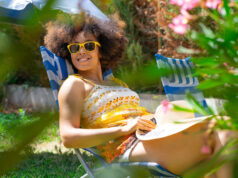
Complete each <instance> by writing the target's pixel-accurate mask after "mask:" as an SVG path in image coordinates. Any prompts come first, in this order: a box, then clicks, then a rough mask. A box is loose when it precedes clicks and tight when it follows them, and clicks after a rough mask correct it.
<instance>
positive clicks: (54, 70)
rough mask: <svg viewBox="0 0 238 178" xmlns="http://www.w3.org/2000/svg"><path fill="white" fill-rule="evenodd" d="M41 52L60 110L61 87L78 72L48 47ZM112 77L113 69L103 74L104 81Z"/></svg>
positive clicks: (42, 48) (42, 47) (41, 49)
mask: <svg viewBox="0 0 238 178" xmlns="http://www.w3.org/2000/svg"><path fill="white" fill-rule="evenodd" d="M40 51H41V56H42V59H43V64H44V66H45V69H46V71H47V75H48V78H49V81H50V86H51V89H52V91H53V95H54V99H55V102H56V105H57V107H58V109H59V104H58V91H59V88H60V85H61V84H62V83H63V81H64V80H65V79H67V77H68V76H69V75H71V74H74V73H76V72H77V71H74V69H73V67H72V65H71V64H70V63H69V62H68V61H67V60H64V59H63V58H61V57H60V56H57V55H56V54H54V53H52V52H51V51H50V50H48V49H47V48H46V47H44V46H41V47H40ZM111 77H113V73H112V70H111V69H110V70H108V71H106V72H105V73H104V74H103V79H104V80H107V79H109V78H111Z"/></svg>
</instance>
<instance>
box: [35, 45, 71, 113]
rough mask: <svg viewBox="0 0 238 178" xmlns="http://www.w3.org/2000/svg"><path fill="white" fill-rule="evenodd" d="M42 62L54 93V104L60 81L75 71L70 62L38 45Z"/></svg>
mask: <svg viewBox="0 0 238 178" xmlns="http://www.w3.org/2000/svg"><path fill="white" fill-rule="evenodd" d="M40 51H41V56H42V59H43V64H44V66H45V69H46V72H47V75H48V78H49V81H50V86H51V89H52V92H53V95H54V99H55V102H56V105H57V107H58V109H59V104H58V91H59V88H60V85H61V84H62V82H63V81H64V80H65V79H66V78H67V77H68V75H70V74H73V73H75V72H74V70H73V67H72V65H71V64H69V62H68V61H66V60H64V59H62V58H61V57H59V56H57V55H55V54H54V53H52V52H51V51H49V50H48V49H47V48H46V47H44V46H41V47H40Z"/></svg>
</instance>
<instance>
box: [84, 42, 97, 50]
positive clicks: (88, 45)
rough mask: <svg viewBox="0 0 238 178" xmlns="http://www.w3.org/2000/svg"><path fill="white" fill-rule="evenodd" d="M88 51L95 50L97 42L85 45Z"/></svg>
mask: <svg viewBox="0 0 238 178" xmlns="http://www.w3.org/2000/svg"><path fill="white" fill-rule="evenodd" d="M84 48H85V49H86V50H87V51H93V50H94V49H95V43H92V42H89V43H86V44H85V45H84Z"/></svg>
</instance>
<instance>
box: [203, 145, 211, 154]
mask: <svg viewBox="0 0 238 178" xmlns="http://www.w3.org/2000/svg"><path fill="white" fill-rule="evenodd" d="M201 153H203V154H210V153H211V149H210V147H209V146H208V145H203V147H202V149H201Z"/></svg>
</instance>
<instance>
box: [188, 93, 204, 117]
mask: <svg viewBox="0 0 238 178" xmlns="http://www.w3.org/2000/svg"><path fill="white" fill-rule="evenodd" d="M186 100H187V101H188V103H189V104H190V105H191V106H192V108H193V109H194V112H197V113H200V114H203V115H208V113H207V111H206V110H205V108H204V107H203V106H202V105H201V104H200V103H199V102H198V101H197V100H196V99H195V98H194V97H193V96H192V95H191V94H190V93H187V94H186Z"/></svg>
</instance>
